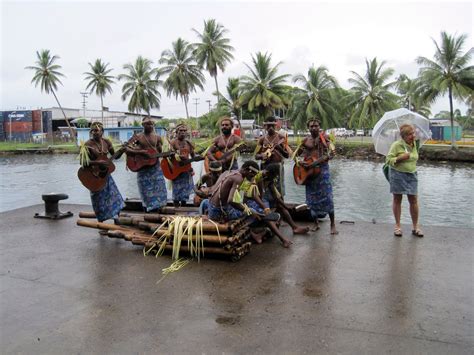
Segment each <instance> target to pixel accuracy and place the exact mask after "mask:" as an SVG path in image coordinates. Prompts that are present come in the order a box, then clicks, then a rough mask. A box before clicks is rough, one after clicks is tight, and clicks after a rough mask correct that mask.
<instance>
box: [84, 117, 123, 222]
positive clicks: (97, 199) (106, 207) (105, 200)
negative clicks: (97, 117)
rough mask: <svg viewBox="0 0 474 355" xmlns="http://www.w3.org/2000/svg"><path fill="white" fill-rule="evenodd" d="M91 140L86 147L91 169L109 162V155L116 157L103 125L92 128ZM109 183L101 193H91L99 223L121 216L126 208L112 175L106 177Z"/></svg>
mask: <svg viewBox="0 0 474 355" xmlns="http://www.w3.org/2000/svg"><path fill="white" fill-rule="evenodd" d="M90 134H91V139H89V140H88V141H87V142H86V143H85V145H86V147H87V150H88V153H89V158H90V162H89V165H90V168H93V166H94V165H99V164H100V162H101V161H104V162H106V161H108V156H107V154H110V155H111V156H114V154H115V152H114V147H113V146H112V143H111V142H110V141H109V140H108V139H104V138H102V135H103V134H104V128H103V126H102V123H100V122H94V123H92V124H91V127H90ZM106 179H107V182H106V183H105V186H104V188H102V189H101V190H100V191H96V192H92V191H91V202H92V208H93V209H94V212H95V215H96V218H97V220H98V221H99V222H102V221H105V220H107V219H110V218H112V217H115V216H117V215H118V214H119V212H120V210H121V209H122V208H123V207H124V206H125V204H124V202H123V198H122V195H121V194H120V192H119V190H118V188H117V185H116V184H115V182H114V179H112V176H111V175H108V176H107V177H106Z"/></svg>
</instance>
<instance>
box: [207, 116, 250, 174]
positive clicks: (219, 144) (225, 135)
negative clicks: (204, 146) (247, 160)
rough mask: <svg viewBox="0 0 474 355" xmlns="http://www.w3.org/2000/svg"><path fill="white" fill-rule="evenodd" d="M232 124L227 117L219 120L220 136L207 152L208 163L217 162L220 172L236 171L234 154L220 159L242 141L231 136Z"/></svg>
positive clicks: (236, 165) (237, 167)
mask: <svg viewBox="0 0 474 355" xmlns="http://www.w3.org/2000/svg"><path fill="white" fill-rule="evenodd" d="M233 125H234V124H233V122H232V120H231V119H230V118H229V117H223V118H221V120H220V127H221V132H222V133H221V135H220V136H219V137H216V138H215V139H214V141H213V142H212V145H211V148H209V150H208V152H207V158H208V159H209V162H212V161H219V162H220V163H221V164H222V171H225V170H238V169H239V165H238V164H237V158H236V157H235V154H228V155H227V156H226V157H225V158H223V159H220V158H219V156H222V155H223V154H224V153H225V152H227V151H229V150H230V149H232V148H233V147H234V146H236V145H238V144H240V143H241V141H242V139H241V138H240V137H238V136H236V135H234V134H232V127H233Z"/></svg>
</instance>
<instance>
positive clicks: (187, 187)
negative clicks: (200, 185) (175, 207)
mask: <svg viewBox="0 0 474 355" xmlns="http://www.w3.org/2000/svg"><path fill="white" fill-rule="evenodd" d="M172 185H173V201H187V200H189V195H191V193H192V192H193V191H194V190H193V176H192V175H191V173H190V172H185V173H181V174H179V176H178V177H177V178H176V179H174V180H173V181H172Z"/></svg>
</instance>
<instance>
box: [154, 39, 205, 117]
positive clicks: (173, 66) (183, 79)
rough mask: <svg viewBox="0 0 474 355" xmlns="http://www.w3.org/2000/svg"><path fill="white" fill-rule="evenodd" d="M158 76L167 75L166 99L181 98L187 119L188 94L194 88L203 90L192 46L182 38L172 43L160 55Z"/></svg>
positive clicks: (165, 85)
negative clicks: (171, 97)
mask: <svg viewBox="0 0 474 355" xmlns="http://www.w3.org/2000/svg"><path fill="white" fill-rule="evenodd" d="M159 63H160V64H164V66H163V67H161V68H160V69H159V74H160V75H161V74H168V78H167V79H166V80H165V82H164V84H163V87H164V88H165V90H166V93H167V94H168V97H169V96H171V94H173V95H174V96H175V98H176V99H177V98H178V96H181V99H182V100H183V102H184V107H185V108H186V118H188V119H189V112H188V101H189V94H190V93H191V92H194V91H196V87H198V88H200V89H201V90H204V86H203V83H204V75H203V74H202V73H201V68H200V67H199V65H198V64H196V61H195V60H194V58H193V46H192V45H191V44H189V43H188V42H187V41H185V40H184V39H182V38H178V39H177V40H176V41H175V42H173V43H172V49H171V50H165V51H163V52H162V53H161V58H160V60H159Z"/></svg>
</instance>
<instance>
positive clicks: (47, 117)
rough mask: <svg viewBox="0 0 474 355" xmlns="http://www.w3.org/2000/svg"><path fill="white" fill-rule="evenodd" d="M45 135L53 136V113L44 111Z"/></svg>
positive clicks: (42, 113)
mask: <svg viewBox="0 0 474 355" xmlns="http://www.w3.org/2000/svg"><path fill="white" fill-rule="evenodd" d="M41 115H42V118H43V133H48V134H50V135H51V134H53V113H52V112H51V111H42V112H41Z"/></svg>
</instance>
